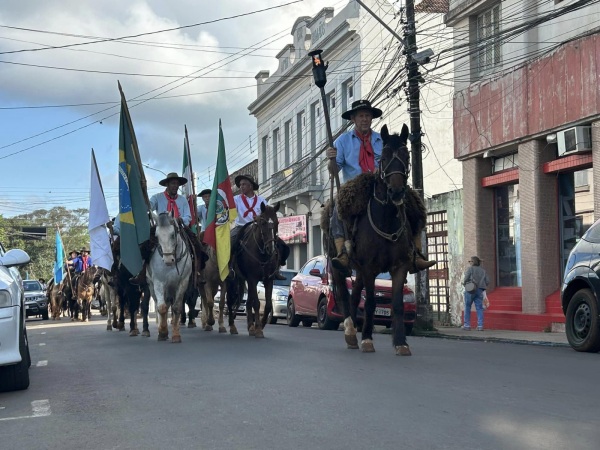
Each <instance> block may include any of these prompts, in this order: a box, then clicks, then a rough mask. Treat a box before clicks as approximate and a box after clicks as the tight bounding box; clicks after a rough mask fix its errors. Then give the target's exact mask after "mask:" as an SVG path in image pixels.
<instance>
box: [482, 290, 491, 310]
mask: <svg viewBox="0 0 600 450" xmlns="http://www.w3.org/2000/svg"><path fill="white" fill-rule="evenodd" d="M483 309H490V299H489V298H488V296H487V293H486V291H483Z"/></svg>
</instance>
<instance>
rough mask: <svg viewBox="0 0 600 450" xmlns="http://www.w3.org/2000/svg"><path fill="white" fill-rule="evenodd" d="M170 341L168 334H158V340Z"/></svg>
mask: <svg viewBox="0 0 600 450" xmlns="http://www.w3.org/2000/svg"><path fill="white" fill-rule="evenodd" d="M168 339H169V335H168V334H160V333H158V340H159V341H166V340H168Z"/></svg>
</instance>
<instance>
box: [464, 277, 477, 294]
mask: <svg viewBox="0 0 600 450" xmlns="http://www.w3.org/2000/svg"><path fill="white" fill-rule="evenodd" d="M465 291H467V292H468V293H469V294H474V293H475V292H477V285H476V284H475V282H474V281H473V280H470V281H467V282H466V283H465Z"/></svg>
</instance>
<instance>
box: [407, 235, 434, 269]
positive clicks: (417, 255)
mask: <svg viewBox="0 0 600 450" xmlns="http://www.w3.org/2000/svg"><path fill="white" fill-rule="evenodd" d="M413 243H414V246H415V248H414V253H413V265H412V268H411V269H410V270H409V271H408V272H409V273H417V272H419V271H421V270H425V269H429V268H430V267H433V266H435V265H436V264H437V261H428V260H427V258H425V255H423V253H421V236H420V235H416V236H414V238H413Z"/></svg>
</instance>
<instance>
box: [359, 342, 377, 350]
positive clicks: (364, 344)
mask: <svg viewBox="0 0 600 450" xmlns="http://www.w3.org/2000/svg"><path fill="white" fill-rule="evenodd" d="M360 349H361V350H362V351H363V353H374V352H375V346H374V345H373V341H372V340H371V339H365V340H364V341H362V342H361V343H360Z"/></svg>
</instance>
